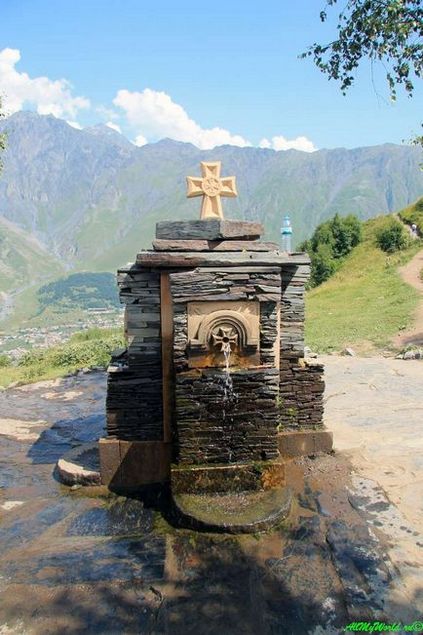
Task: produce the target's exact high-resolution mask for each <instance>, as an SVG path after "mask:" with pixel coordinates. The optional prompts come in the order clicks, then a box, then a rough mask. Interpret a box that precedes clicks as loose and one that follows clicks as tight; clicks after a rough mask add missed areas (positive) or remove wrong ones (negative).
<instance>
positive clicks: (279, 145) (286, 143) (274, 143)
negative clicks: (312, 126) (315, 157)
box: [259, 135, 317, 152]
mask: <svg viewBox="0 0 423 635" xmlns="http://www.w3.org/2000/svg"><path fill="white" fill-rule="evenodd" d="M259 146H260V148H272V149H273V150H277V151H279V150H301V151H302V152H315V151H316V150H317V148H316V146H315V145H314V143H313V142H312V141H310V139H307V137H296V138H295V139H286V138H285V137H283V136H282V135H279V136H276V137H272V138H271V139H270V141H269V139H266V138H264V139H262V140H261V141H260V143H259Z"/></svg>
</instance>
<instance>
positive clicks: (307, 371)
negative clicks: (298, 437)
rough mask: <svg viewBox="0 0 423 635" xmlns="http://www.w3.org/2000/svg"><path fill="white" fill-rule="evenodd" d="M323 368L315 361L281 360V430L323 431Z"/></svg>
mask: <svg viewBox="0 0 423 635" xmlns="http://www.w3.org/2000/svg"><path fill="white" fill-rule="evenodd" d="M324 389H325V383H324V381H323V364H319V363H317V362H315V361H314V360H304V359H299V360H292V359H283V360H281V369H280V387H279V394H280V419H279V422H280V427H281V429H283V430H288V429H292V430H305V429H307V428H315V427H323V392H324Z"/></svg>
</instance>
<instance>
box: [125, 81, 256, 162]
mask: <svg viewBox="0 0 423 635" xmlns="http://www.w3.org/2000/svg"><path fill="white" fill-rule="evenodd" d="M113 103H114V105H115V106H118V107H119V108H122V109H123V110H124V111H125V114H126V118H127V120H128V122H129V124H130V125H131V126H132V127H133V128H134V129H135V131H136V132H137V133H138V136H137V139H145V136H144V135H146V136H147V138H149V139H150V140H157V139H162V138H163V137H170V138H171V139H175V140H177V141H188V142H190V143H193V144H194V145H196V146H197V147H199V148H202V149H204V150H205V149H209V148H214V147H215V146H219V145H223V144H230V145H235V146H241V147H244V146H249V145H251V144H250V142H249V141H247V140H246V139H244V138H243V137H241V136H240V135H233V134H231V133H230V132H229V131H228V130H225V129H224V128H201V126H199V125H198V124H197V123H196V122H195V121H194V120H193V119H190V117H189V116H188V114H187V113H186V111H185V110H184V109H183V108H182V106H180V105H179V104H176V103H175V102H174V101H172V99H171V98H170V97H169V95H167V94H166V93H164V92H158V91H155V90H152V89H151V88H146V89H145V90H143V91H142V92H141V93H140V92H131V91H129V90H119V91H118V93H117V95H116V97H115V99H114V100H113ZM136 143H137V140H136ZM137 145H139V143H137Z"/></svg>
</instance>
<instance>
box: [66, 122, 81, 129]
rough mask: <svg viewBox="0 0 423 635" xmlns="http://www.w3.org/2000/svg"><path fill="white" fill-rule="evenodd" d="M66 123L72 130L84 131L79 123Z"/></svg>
mask: <svg viewBox="0 0 423 635" xmlns="http://www.w3.org/2000/svg"><path fill="white" fill-rule="evenodd" d="M66 123H67V124H68V125H69V126H71V127H72V128H76V130H82V126H81V124H80V123H78V122H77V121H67V122H66Z"/></svg>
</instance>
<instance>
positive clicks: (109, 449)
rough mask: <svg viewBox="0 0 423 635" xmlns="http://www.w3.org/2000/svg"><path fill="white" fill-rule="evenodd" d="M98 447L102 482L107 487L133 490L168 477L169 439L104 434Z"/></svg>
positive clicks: (163, 481) (164, 480) (166, 479)
mask: <svg viewBox="0 0 423 635" xmlns="http://www.w3.org/2000/svg"><path fill="white" fill-rule="evenodd" d="M99 450H100V474H101V482H102V484H103V485H107V487H109V488H110V489H118V490H132V491H133V490H136V489H138V488H141V487H143V486H144V485H151V484H153V483H165V482H166V481H168V480H169V478H170V458H171V445H170V443H164V442H163V441H121V440H119V439H113V438H107V439H100V440H99Z"/></svg>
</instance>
